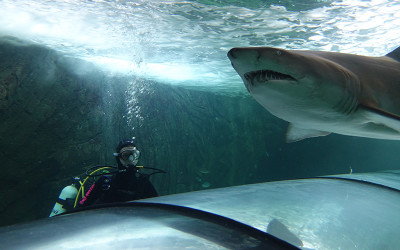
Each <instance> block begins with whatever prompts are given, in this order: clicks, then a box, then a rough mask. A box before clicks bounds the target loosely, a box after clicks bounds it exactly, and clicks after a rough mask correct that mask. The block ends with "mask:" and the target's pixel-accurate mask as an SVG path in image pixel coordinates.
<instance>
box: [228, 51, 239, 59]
mask: <svg viewBox="0 0 400 250" xmlns="http://www.w3.org/2000/svg"><path fill="white" fill-rule="evenodd" d="M237 51H238V48H233V49H231V50H229V52H228V58H229V60H231V61H232V60H233V59H236V58H237Z"/></svg>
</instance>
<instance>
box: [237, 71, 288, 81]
mask: <svg viewBox="0 0 400 250" xmlns="http://www.w3.org/2000/svg"><path fill="white" fill-rule="evenodd" d="M244 77H245V78H246V80H248V81H249V82H251V84H253V81H254V80H256V81H257V82H267V81H271V80H276V81H282V80H286V81H296V79H294V78H293V77H291V76H290V75H286V74H282V73H279V72H276V71H272V70H268V69H265V70H258V71H251V72H247V73H246V74H244Z"/></svg>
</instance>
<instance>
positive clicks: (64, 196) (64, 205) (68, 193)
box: [49, 184, 78, 217]
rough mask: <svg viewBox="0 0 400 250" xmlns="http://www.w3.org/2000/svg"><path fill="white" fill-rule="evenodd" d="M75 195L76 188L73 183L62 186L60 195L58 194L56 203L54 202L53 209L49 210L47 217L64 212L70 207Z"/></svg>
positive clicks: (72, 204)
mask: <svg viewBox="0 0 400 250" xmlns="http://www.w3.org/2000/svg"><path fill="white" fill-rule="evenodd" d="M77 195H78V190H77V189H76V187H75V185H74V184H71V185H69V186H66V187H65V188H63V190H62V191H61V193H60V195H59V196H58V199H57V201H56V204H54V207H53V210H51V213H50V215H49V217H53V216H54V215H57V214H62V213H65V212H66V211H67V210H70V209H72V208H73V206H74V201H75V198H76V196H77Z"/></svg>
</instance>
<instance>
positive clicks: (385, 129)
mask: <svg viewBox="0 0 400 250" xmlns="http://www.w3.org/2000/svg"><path fill="white" fill-rule="evenodd" d="M228 57H229V59H230V60H231V62H232V66H233V67H234V69H235V70H236V71H237V73H238V74H239V75H240V77H241V78H242V80H243V82H244V84H245V86H246V88H247V90H248V91H249V93H250V94H251V95H252V96H253V97H254V98H255V99H256V101H257V102H259V103H260V104H261V105H262V106H263V107H264V108H265V109H267V110H268V111H269V112H270V113H272V114H273V115H275V116H277V117H279V118H281V119H283V120H286V121H288V122H289V127H288V131H287V135H286V141H288V142H293V141H299V140H302V139H305V138H310V137H316V136H323V135H328V134H330V133H337V134H342V135H350V136H360V137H367V138H376V139H390V140H400V48H397V49H396V50H394V51H393V52H391V53H389V54H387V55H386V56H382V57H369V56H360V55H354V54H344V53H335V52H323V51H304V50H283V49H277V48H270V47H250V48H233V49H231V50H230V51H229V52H228Z"/></svg>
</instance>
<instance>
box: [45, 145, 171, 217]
mask: <svg viewBox="0 0 400 250" xmlns="http://www.w3.org/2000/svg"><path fill="white" fill-rule="evenodd" d="M114 156H115V159H116V162H117V167H113V166H96V167H93V168H90V169H88V170H87V171H86V179H85V180H84V181H81V179H80V178H78V177H75V178H74V179H75V180H76V183H75V184H72V185H70V186H67V187H65V188H64V189H63V190H62V191H61V194H60V196H59V198H58V200H57V202H56V204H55V206H54V208H53V210H52V212H51V214H50V217H52V216H54V215H56V214H61V213H64V212H66V211H70V210H71V209H73V208H76V207H86V206H90V205H93V204H102V203H111V202H123V201H132V200H138V199H145V198H151V197H156V196H158V193H157V191H156V189H155V188H154V186H153V184H152V183H151V182H150V180H149V177H150V176H151V175H153V174H157V173H165V171H163V170H161V169H157V168H150V167H143V166H137V163H138V160H139V157H140V151H139V150H138V149H137V148H136V145H135V143H134V142H133V140H122V141H121V142H120V143H119V144H118V146H117V149H116V153H114ZM141 169H151V170H155V172H153V173H151V174H145V173H142V172H140V170H141ZM90 171H92V172H91V173H88V172H90ZM89 179H92V182H93V184H92V185H90V188H89V189H88V190H87V191H86V193H85V191H84V189H85V185H86V186H88V185H87V181H88V180H89ZM76 186H78V188H79V190H78V188H77V187H76ZM79 186H80V187H79ZM80 196H81V199H80V200H79V198H80Z"/></svg>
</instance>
